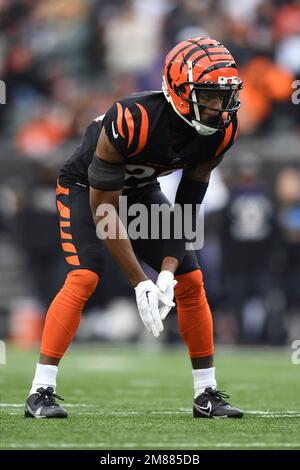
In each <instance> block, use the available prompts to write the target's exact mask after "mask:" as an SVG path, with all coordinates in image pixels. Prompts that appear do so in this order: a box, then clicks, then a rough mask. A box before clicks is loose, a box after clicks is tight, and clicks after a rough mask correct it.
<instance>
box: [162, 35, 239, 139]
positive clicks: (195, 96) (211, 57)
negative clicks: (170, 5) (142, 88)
mask: <svg viewBox="0 0 300 470" xmlns="http://www.w3.org/2000/svg"><path fill="white" fill-rule="evenodd" d="M242 85H243V82H242V80H241V79H240V78H239V76H238V71H237V66H236V64H235V61H234V58H233V57H232V55H231V53H230V52H229V51H228V50H227V49H226V47H224V46H223V45H222V44H221V43H220V42H218V41H216V40H214V39H210V38H208V37H197V38H192V39H188V40H187V41H183V42H181V43H179V44H178V45H177V46H176V47H174V49H172V50H171V52H169V54H168V55H167V57H166V61H165V66H164V72H163V83H162V89H163V92H164V94H165V97H166V99H167V100H168V102H169V103H171V105H172V107H173V109H174V111H175V112H176V113H177V114H179V116H180V117H181V118H182V119H184V121H186V122H187V123H188V124H189V125H190V126H192V127H194V128H195V129H196V130H197V132H199V133H200V134H202V135H210V134H213V133H214V132H216V131H217V130H219V129H222V128H223V129H224V127H227V126H228V125H229V124H230V122H231V120H232V116H233V114H234V113H236V112H237V110H238V109H239V107H240V101H239V90H240V89H241V88H242ZM212 90H213V91H214V92H216V90H217V91H218V93H220V97H221V103H222V104H221V107H220V109H214V108H210V107H208V106H206V105H205V100H204V102H203V103H202V104H201V93H202V94H206V96H207V94H209V93H210V92H211V91H212ZM204 109H209V110H212V111H214V112H216V116H217V117H216V118H215V119H214V122H212V123H210V124H208V123H204V122H201V111H203V110H204Z"/></svg>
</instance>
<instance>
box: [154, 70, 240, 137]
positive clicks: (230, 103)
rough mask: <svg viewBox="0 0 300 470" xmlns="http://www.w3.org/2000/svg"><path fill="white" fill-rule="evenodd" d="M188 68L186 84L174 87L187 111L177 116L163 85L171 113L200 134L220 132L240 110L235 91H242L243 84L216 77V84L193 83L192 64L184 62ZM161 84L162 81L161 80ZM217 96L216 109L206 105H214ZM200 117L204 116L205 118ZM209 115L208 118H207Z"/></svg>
mask: <svg viewBox="0 0 300 470" xmlns="http://www.w3.org/2000/svg"><path fill="white" fill-rule="evenodd" d="M187 65H188V81H186V82H183V83H181V84H180V85H179V86H176V85H175V86H174V92H175V93H176V95H177V96H178V97H179V98H180V99H181V100H182V102H184V101H185V102H187V103H188V104H189V110H190V112H189V113H188V114H185V115H183V113H180V112H179V110H178V109H176V106H175V105H174V102H173V100H172V98H171V96H170V95H169V94H168V96H167V94H166V91H167V90H166V86H165V83H163V91H164V93H165V95H166V97H167V99H168V101H169V102H170V103H171V104H172V107H173V109H174V110H175V112H176V113H177V114H178V115H179V116H180V117H181V118H182V119H183V120H184V121H186V122H187V123H188V124H189V125H190V126H192V127H194V128H195V129H196V131H197V132H198V133H199V134H201V135H211V134H214V133H215V132H216V131H218V130H224V129H225V128H226V127H228V126H229V124H230V122H231V121H232V118H233V116H234V114H236V112H237V110H238V109H239V107H240V101H239V90H241V89H242V85H243V82H242V81H241V80H240V79H239V78H238V77H237V76H233V77H222V76H220V77H218V82H217V83H216V82H215V81H206V82H201V83H197V82H195V81H194V77H193V64H192V62H191V61H187ZM163 82H165V81H164V80H163ZM216 97H218V100H219V104H218V106H217V107H213V106H211V105H210V104H209V103H212V102H213V103H214V106H215V103H216V101H217V100H216ZM201 114H202V116H203V114H204V115H205V114H206V117H205V119H203V117H201ZM209 114H210V116H209Z"/></svg>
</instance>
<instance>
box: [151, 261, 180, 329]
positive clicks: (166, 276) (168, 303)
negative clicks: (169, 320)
mask: <svg viewBox="0 0 300 470" xmlns="http://www.w3.org/2000/svg"><path fill="white" fill-rule="evenodd" d="M176 284H177V281H175V280H174V274H173V273H171V271H167V270H165V271H161V272H160V273H159V275H158V278H157V281H156V285H157V287H158V298H159V303H158V308H159V314H160V318H161V319H162V320H164V319H165V318H166V316H167V315H168V313H169V311H170V310H171V308H172V307H175V303H174V302H173V298H174V287H175V286H176Z"/></svg>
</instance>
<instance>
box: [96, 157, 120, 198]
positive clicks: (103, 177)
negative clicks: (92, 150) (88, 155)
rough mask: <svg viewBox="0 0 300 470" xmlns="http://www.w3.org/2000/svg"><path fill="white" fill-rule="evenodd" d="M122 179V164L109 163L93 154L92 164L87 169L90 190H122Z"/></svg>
mask: <svg viewBox="0 0 300 470" xmlns="http://www.w3.org/2000/svg"><path fill="white" fill-rule="evenodd" d="M124 177H125V164H124V163H109V162H106V161H105V160H101V158H99V157H98V156H97V155H96V154H94V157H93V160H92V163H91V164H90V166H89V168H88V178H89V183H90V186H91V187H92V188H94V189H101V190H103V191H117V190H118V189H122V188H123V185H124Z"/></svg>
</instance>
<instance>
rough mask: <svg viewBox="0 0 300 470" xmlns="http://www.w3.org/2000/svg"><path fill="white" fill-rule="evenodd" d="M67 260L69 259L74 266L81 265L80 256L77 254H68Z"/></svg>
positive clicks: (68, 261)
mask: <svg viewBox="0 0 300 470" xmlns="http://www.w3.org/2000/svg"><path fill="white" fill-rule="evenodd" d="M66 261H67V263H69V264H72V266H79V265H80V261H79V258H78V256H77V255H73V256H66Z"/></svg>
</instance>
